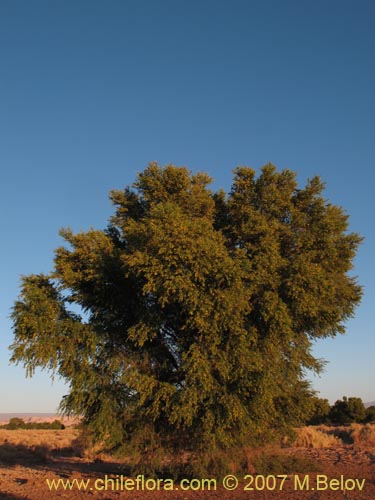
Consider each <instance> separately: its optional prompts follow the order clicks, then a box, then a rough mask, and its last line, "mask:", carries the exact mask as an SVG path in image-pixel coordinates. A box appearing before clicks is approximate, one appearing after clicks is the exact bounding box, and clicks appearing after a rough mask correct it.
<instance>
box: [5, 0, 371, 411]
mask: <svg viewBox="0 0 375 500" xmlns="http://www.w3.org/2000/svg"><path fill="white" fill-rule="evenodd" d="M374 20H375V3H374V2H373V1H372V0H366V1H365V0H359V1H357V2H354V1H353V0H352V1H347V0H328V1H327V0H324V1H321V0H316V1H311V0H308V1H307V0H285V1H282V2H281V1H279V0H273V1H260V0H259V1H251V0H246V1H242V0H233V1H231V2H228V1H220V0H215V1H213V0H186V1H184V0H111V1H104V0H102V1H97V0H64V1H57V0H56V1H51V0H32V1H30V0H1V2H0V168H1V181H0V214H1V216H0V224H1V246H0V248H1V250H0V251H1V259H0V266H1V286H0V384H1V385H0V412H6V411H9V412H11V411H29V412H37V411H54V410H55V409H56V407H57V405H58V402H59V400H60V398H61V395H62V394H63V393H64V392H65V388H64V386H63V384H62V383H61V382H59V381H55V383H54V384H53V385H52V386H51V382H50V378H49V375H48V373H38V375H37V376H36V377H35V378H34V379H31V380H25V378H24V372H23V369H22V368H21V367H15V366H9V364H8V359H9V352H8V348H7V346H8V345H9V344H10V343H11V341H12V331H11V324H10V321H9V313H10V308H11V306H12V303H13V301H14V300H15V298H16V297H17V294H18V285H19V276H20V275H21V274H29V273H33V272H35V273H38V272H49V271H50V270H51V268H52V259H53V249H54V248H56V247H57V246H58V245H59V244H61V240H60V238H59V236H58V230H59V228H60V227H62V226H71V227H73V229H75V230H78V229H88V228H89V227H90V226H93V227H96V228H104V227H105V225H106V222H107V219H108V217H109V216H110V214H111V212H112V208H111V206H110V203H109V201H108V197H107V194H108V191H109V190H110V189H112V188H122V187H124V186H125V185H127V184H129V183H131V182H132V181H133V180H134V178H135V175H136V172H137V171H140V170H143V169H144V168H145V167H146V165H147V163H148V162H150V161H152V160H157V161H158V162H159V163H160V164H166V163H174V164H176V165H186V166H188V167H189V168H190V169H191V170H193V171H198V170H204V171H207V172H209V173H210V174H211V175H212V176H213V177H214V178H215V184H214V186H215V187H223V188H225V189H226V190H228V189H229V188H230V184H231V177H232V173H231V171H232V169H233V168H235V167H236V166H237V165H238V164H242V165H249V166H252V167H254V168H256V169H258V168H260V167H261V166H262V165H263V164H265V163H267V162H269V161H271V162H272V163H274V164H275V165H276V166H277V167H278V168H280V169H281V168H290V169H292V170H295V171H297V173H298V179H299V181H300V183H301V185H303V184H304V183H305V181H306V179H307V178H309V177H311V176H313V175H315V174H319V175H321V177H322V178H323V180H325V181H326V182H327V189H326V196H327V198H329V199H330V201H332V202H333V203H336V204H339V205H341V206H343V207H345V209H346V210H347V211H348V213H349V214H350V216H351V218H350V221H351V229H352V230H354V231H357V232H360V233H361V234H362V235H363V236H365V238H366V240H365V243H364V244H363V245H362V247H361V249H360V252H359V254H358V257H357V259H356V268H355V274H357V275H358V276H359V278H360V282H361V283H362V284H363V285H364V287H365V295H364V298H363V302H362V304H361V306H360V307H359V308H358V309H357V312H356V317H355V318H354V319H353V320H351V321H350V322H349V323H348V325H347V334H346V335H345V336H340V337H339V338H336V339H333V340H325V341H321V342H319V344H318V345H317V346H316V347H315V353H316V354H317V356H319V357H324V358H325V359H327V360H328V361H329V364H328V366H327V368H326V371H325V372H324V374H323V375H322V376H321V377H320V378H314V386H315V388H316V389H318V390H319V391H320V393H321V396H323V397H327V398H329V399H330V400H331V401H335V400H336V399H337V398H341V397H342V396H343V395H344V394H345V395H348V396H350V395H355V396H359V397H362V398H363V400H364V401H370V400H375V389H374V379H375V363H374V353H375V337H374V335H373V330H374V326H373V321H374V302H375V287H374V277H375V276H374V265H373V255H374V252H375V241H374V214H375V196H374V184H375V173H374V172H375V165H374V158H375V124H374V116H375V92H374V89H375V69H374V53H375V30H374ZM371 304H372V306H371Z"/></svg>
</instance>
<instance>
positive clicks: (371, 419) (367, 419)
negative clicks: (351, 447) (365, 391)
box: [365, 405, 375, 422]
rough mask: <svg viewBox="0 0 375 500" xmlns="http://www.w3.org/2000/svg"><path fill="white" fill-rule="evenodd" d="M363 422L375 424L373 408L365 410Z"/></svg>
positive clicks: (374, 409)
mask: <svg viewBox="0 0 375 500" xmlns="http://www.w3.org/2000/svg"><path fill="white" fill-rule="evenodd" d="M365 422H375V406H374V405H371V406H369V407H368V408H366V417H365Z"/></svg>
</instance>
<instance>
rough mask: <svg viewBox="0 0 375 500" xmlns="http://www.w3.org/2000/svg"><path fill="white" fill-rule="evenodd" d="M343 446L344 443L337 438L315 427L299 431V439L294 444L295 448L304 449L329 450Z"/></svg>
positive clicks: (321, 428)
mask: <svg viewBox="0 0 375 500" xmlns="http://www.w3.org/2000/svg"><path fill="white" fill-rule="evenodd" d="M342 444H343V443H342V441H341V440H340V439H339V438H338V437H337V436H334V435H333V434H331V433H328V432H325V430H324V428H323V427H320V428H317V427H313V426H308V427H301V428H300V429H297V438H296V440H295V441H294V443H293V445H294V446H300V447H303V448H329V447H331V446H338V445H342Z"/></svg>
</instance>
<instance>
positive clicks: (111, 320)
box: [11, 163, 361, 456]
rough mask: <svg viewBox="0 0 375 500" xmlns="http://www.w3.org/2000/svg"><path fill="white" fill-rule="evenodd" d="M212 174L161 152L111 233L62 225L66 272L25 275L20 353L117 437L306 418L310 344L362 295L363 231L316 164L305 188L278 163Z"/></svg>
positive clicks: (200, 441) (178, 436) (190, 441)
mask: <svg viewBox="0 0 375 500" xmlns="http://www.w3.org/2000/svg"><path fill="white" fill-rule="evenodd" d="M210 183H211V179H210V178H209V176H208V175H206V174H204V173H198V174H196V175H192V174H191V173H190V172H189V171H188V170H187V169H186V168H178V167H175V166H172V165H169V166H166V167H164V168H162V167H160V166H159V165H157V164H156V163H152V164H150V165H149V166H148V168H146V169H145V170H144V171H143V172H142V173H140V174H139V175H138V178H137V180H136V182H135V183H134V184H133V185H132V186H130V187H127V188H125V189H124V190H116V191H112V192H111V195H110V197H111V200H112V202H113V204H114V206H115V213H114V215H113V217H112V218H111V219H110V222H109V225H108V227H107V228H106V229H105V230H94V229H91V230H89V231H87V232H79V233H77V234H74V233H73V232H72V231H71V230H70V229H63V230H62V231H61V235H62V237H63V238H64V240H65V242H66V245H65V246H63V247H60V248H58V249H57V250H56V254H55V265H54V270H53V272H52V273H51V274H50V275H49V276H46V275H30V276H26V277H24V278H23V280H22V290H21V295H20V297H19V299H18V301H17V302H16V303H15V306H14V309H13V322H14V334H15V340H14V343H13V345H12V346H11V348H12V361H13V362H17V363H18V362H23V364H24V365H25V368H26V371H27V373H28V374H29V375H32V374H33V372H34V370H35V368H36V367H43V368H47V369H49V370H51V371H52V372H53V373H55V374H58V375H60V376H61V377H63V378H64V379H65V380H66V381H67V382H68V383H69V385H70V391H69V394H68V395H67V396H65V397H64V399H63V401H62V408H63V409H64V410H65V411H68V412H73V413H75V414H78V415H83V416H84V418H85V421H86V423H87V424H88V425H89V426H90V428H91V429H92V430H93V432H94V434H95V436H97V437H98V438H103V439H105V440H106V442H107V444H108V445H109V446H113V447H118V446H119V445H121V444H122V445H124V444H127V445H129V446H133V447H134V448H135V449H137V450H138V451H139V452H140V453H144V454H145V453H146V450H156V449H159V448H160V447H162V448H163V449H165V450H173V449H174V448H175V447H179V448H190V449H193V450H198V449H200V448H202V449H203V448H204V449H214V448H228V447H231V446H235V445H236V444H241V443H243V442H245V441H246V442H248V441H249V440H254V439H258V440H259V439H261V438H262V437H264V436H270V435H271V433H274V432H275V431H280V430H283V431H284V430H285V429H286V428H288V427H289V426H291V425H295V424H296V423H298V422H299V421H301V420H302V419H303V418H305V416H306V412H307V411H309V410H310V399H311V398H310V396H311V390H310V387H309V384H308V383H307V382H306V380H305V371H306V370H311V369H312V370H315V371H319V370H320V369H321V367H322V362H321V361H320V360H317V359H315V358H314V357H313V355H312V353H311V347H312V342H313V341H314V340H315V339H318V338H324V337H327V336H334V335H336V334H337V333H343V332H344V323H345V321H346V320H347V319H348V318H349V317H351V316H352V315H353V312H354V309H355V306H356V305H357V304H358V302H359V300H360V295H361V290H360V287H359V286H358V284H357V283H356V280H355V278H353V277H351V276H350V275H349V274H348V273H349V271H350V270H351V268H352V261H353V258H354V256H355V253H356V250H357V247H358V245H359V243H360V240H361V239H360V237H359V236H358V235H357V234H355V233H350V232H348V216H347V215H346V214H345V212H344V211H343V210H342V209H341V208H340V207H338V206H335V205H332V204H330V203H328V202H327V201H326V200H325V199H324V198H323V196H322V191H323V188H324V185H323V183H322V182H321V181H320V179H319V178H318V177H314V178H313V179H311V180H310V181H308V183H307V185H306V187H305V188H304V189H299V188H298V187H297V183H296V177H295V174H294V173H293V172H291V171H289V170H284V171H282V172H277V171H276V169H275V167H273V166H272V165H267V166H265V167H264V168H263V169H262V171H261V173H260V175H259V176H258V177H257V176H256V173H255V171H254V170H252V169H250V168H246V167H239V168H237V169H236V170H235V172H234V182H233V186H232V189H231V191H230V193H229V194H225V193H224V192H223V191H218V192H212V191H211V190H210V189H209V184H210ZM72 306H74V307H73V308H72ZM76 306H79V307H80V308H81V310H82V314H81V315H79V314H77V313H76V312H72V311H73V310H74V311H77V307H76ZM143 456H145V455H143Z"/></svg>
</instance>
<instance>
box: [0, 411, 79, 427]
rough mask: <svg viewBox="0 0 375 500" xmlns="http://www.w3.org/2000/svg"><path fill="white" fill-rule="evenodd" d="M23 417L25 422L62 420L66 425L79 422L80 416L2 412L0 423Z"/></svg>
mask: <svg viewBox="0 0 375 500" xmlns="http://www.w3.org/2000/svg"><path fill="white" fill-rule="evenodd" d="M15 417H17V418H22V420H23V421H24V422H53V421H54V420H56V419H57V420H60V422H62V423H63V424H64V425H65V426H69V425H74V424H76V423H78V422H79V419H78V418H74V417H62V416H60V415H57V414H56V413H20V412H19V413H0V425H4V424H7V423H8V422H9V420H10V419H11V418H15Z"/></svg>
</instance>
